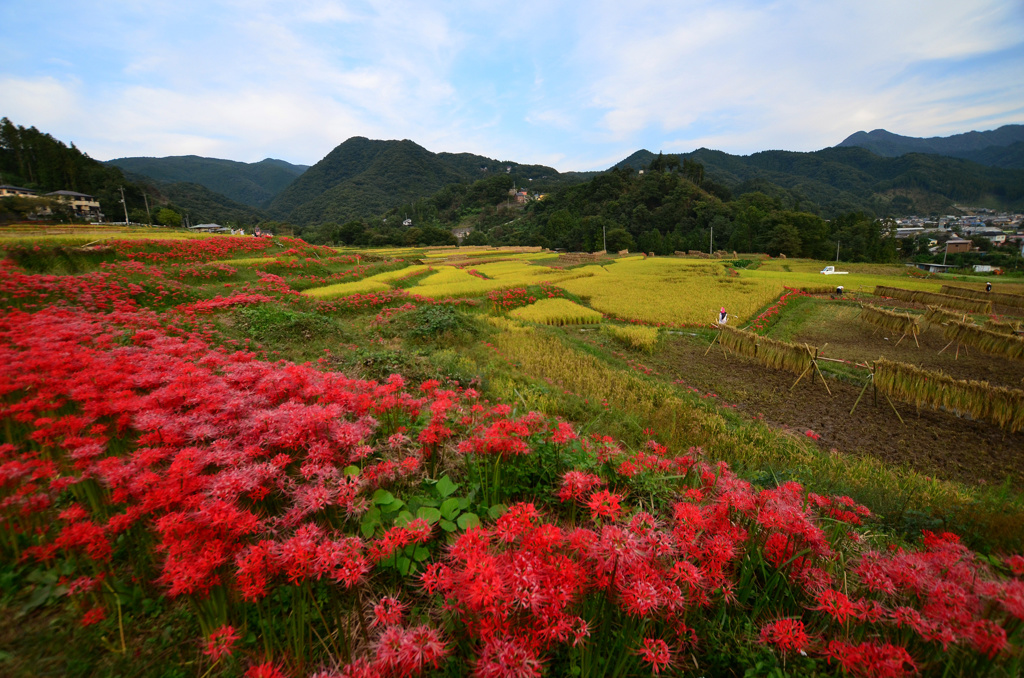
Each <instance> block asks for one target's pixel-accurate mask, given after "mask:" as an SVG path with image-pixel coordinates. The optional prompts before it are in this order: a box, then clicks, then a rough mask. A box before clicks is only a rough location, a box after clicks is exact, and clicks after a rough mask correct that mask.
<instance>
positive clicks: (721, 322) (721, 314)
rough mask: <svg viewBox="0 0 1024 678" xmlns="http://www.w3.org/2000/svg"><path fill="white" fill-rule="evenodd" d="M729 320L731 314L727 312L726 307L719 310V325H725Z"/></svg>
mask: <svg viewBox="0 0 1024 678" xmlns="http://www.w3.org/2000/svg"><path fill="white" fill-rule="evenodd" d="M728 320H729V314H728V313H726V312H725V306H723V307H722V308H720V309H719V310H718V324H719V325H724V324H725V323H726V322H727V321H728Z"/></svg>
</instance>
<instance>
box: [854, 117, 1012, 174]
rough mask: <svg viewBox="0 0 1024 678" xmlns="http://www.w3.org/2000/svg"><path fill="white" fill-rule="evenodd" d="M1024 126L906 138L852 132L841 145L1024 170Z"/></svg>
mask: <svg viewBox="0 0 1024 678" xmlns="http://www.w3.org/2000/svg"><path fill="white" fill-rule="evenodd" d="M1022 142H1024V125H1003V126H1002V127H1000V128H998V129H994V130H990V131H987V132H966V133H964V134H954V135H952V136H948V137H929V138H920V137H905V136H901V135H899V134H893V133H892V132H888V131H886V130H884V129H876V130H873V131H871V132H857V133H855V134H851V135H850V136H849V137H847V138H846V139H844V140H843V141H842V142H840V143H839V144H838V146H840V147H844V146H857V147H860V148H866V149H867V150H869V151H871V152H872V153H874V154H875V155H881V156H884V157H887V158H895V157H897V156H901V155H905V154H907V153H930V154H932V155H947V156H950V157H954V158H963V159H965V160H973V161H974V162H977V163H979V164H982V165H990V166H992V167H1003V168H1009V169H1024V144H1022Z"/></svg>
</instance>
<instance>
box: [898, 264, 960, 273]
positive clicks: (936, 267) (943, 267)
mask: <svg viewBox="0 0 1024 678" xmlns="http://www.w3.org/2000/svg"><path fill="white" fill-rule="evenodd" d="M907 266H916V267H917V268H919V269H921V270H922V271H927V272H928V273H945V272H947V271H949V270H950V269H953V268H956V266H953V265H952V264H907Z"/></svg>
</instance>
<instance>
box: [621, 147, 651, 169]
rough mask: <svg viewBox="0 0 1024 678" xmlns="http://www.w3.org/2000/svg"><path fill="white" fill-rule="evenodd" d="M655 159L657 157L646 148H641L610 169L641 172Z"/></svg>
mask: <svg viewBox="0 0 1024 678" xmlns="http://www.w3.org/2000/svg"><path fill="white" fill-rule="evenodd" d="M656 157H658V156H657V155H655V154H654V153H651V152H650V151H648V150H647V149H646V148H641V149H640V150H639V151H637V152H636V153H634V154H632V155H631V156H629V157H628V158H626V159H624V160H620V161H619V162H617V163H615V164H614V165H613V166H612V167H615V168H619V169H631V170H642V169H644V168H645V167H648V166H649V165H650V164H651V161H652V160H654V159H655V158H656Z"/></svg>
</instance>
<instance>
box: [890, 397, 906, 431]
mask: <svg viewBox="0 0 1024 678" xmlns="http://www.w3.org/2000/svg"><path fill="white" fill-rule="evenodd" d="M885 399H886V400H887V401H888V402H889V407H891V408H892V411H893V412H896V416H897V417H898V418H899V420H900V423H901V424H903V425H904V426H906V425H907V422H905V421H903V417H900V413H899V412H898V411H897V410H896V406H895V405H893V404H892V401H891V400H889V396H885Z"/></svg>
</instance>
